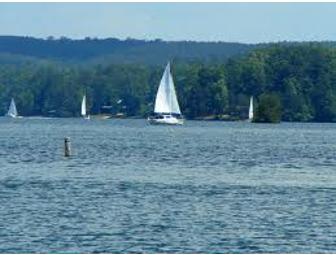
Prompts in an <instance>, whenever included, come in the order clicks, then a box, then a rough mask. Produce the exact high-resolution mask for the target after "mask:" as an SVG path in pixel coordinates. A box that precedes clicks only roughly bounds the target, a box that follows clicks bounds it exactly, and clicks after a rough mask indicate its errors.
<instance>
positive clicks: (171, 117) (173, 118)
mask: <svg viewBox="0 0 336 255" xmlns="http://www.w3.org/2000/svg"><path fill="white" fill-rule="evenodd" d="M148 122H149V123H150V124H167V125H183V123H184V119H183V116H182V114H181V110H180V106H179V104H178V101H177V96H176V91H175V86H174V81H173V77H172V75H171V73H170V63H169V62H168V64H167V66H166V68H165V70H164V72H163V75H162V78H161V81H160V85H159V88H158V91H157V94H156V99H155V106H154V114H153V115H152V116H149V117H148Z"/></svg>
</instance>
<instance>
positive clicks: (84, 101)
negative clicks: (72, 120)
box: [81, 95, 86, 117]
mask: <svg viewBox="0 0 336 255" xmlns="http://www.w3.org/2000/svg"><path fill="white" fill-rule="evenodd" d="M81 114H82V116H83V117H84V116H86V95H84V96H83V100H82V110H81Z"/></svg>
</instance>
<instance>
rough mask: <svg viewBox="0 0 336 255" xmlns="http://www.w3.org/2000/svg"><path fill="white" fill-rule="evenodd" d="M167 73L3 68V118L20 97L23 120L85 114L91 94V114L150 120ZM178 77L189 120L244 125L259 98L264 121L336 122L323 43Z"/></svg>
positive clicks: (182, 65)
mask: <svg viewBox="0 0 336 255" xmlns="http://www.w3.org/2000/svg"><path fill="white" fill-rule="evenodd" d="M163 69H164V66H153V65H145V64H113V63H111V64H104V65H102V64H97V65H90V66H83V65H66V64H62V63H52V62H48V61H35V60H29V61H27V62H25V63H24V64H21V65H16V64H12V63H8V64H1V65H0V104H1V107H0V114H4V113H5V112H6V110H7V107H8V104H9V102H10V98H11V97H14V98H15V100H16V102H17V107H18V110H19V112H20V114H22V115H55V116H66V117H69V116H79V113H80V111H79V108H80V102H81V99H82V96H83V94H84V93H85V94H87V98H88V104H89V109H90V112H91V114H98V113H102V112H111V113H112V114H115V113H118V112H122V113H124V114H126V115H127V116H146V115H147V114H149V113H150V112H151V111H152V110H153V103H154V99H155V94H156V91H157V87H158V84H159V82H160V78H161V75H162V72H163ZM172 73H173V76H174V80H175V85H176V90H177V94H178V98H179V101H180V105H181V109H182V111H183V113H184V115H186V117H187V118H199V117H208V116H214V117H215V118H219V119H225V118H227V119H244V118H246V117H247V112H248V105H249V97H250V96H254V98H255V107H256V109H255V112H256V118H259V117H260V116H264V117H263V118H266V119H267V118H268V117H266V116H271V117H270V118H271V121H273V120H277V119H279V117H280V116H281V118H282V120H285V121H321V122H325V121H336V50H335V49H334V48H331V47H327V46H325V45H322V44H319V43H309V44H307V43H305V44H294V45H284V44H273V45H269V46H267V47H265V48H259V49H255V50H253V51H252V52H250V53H249V54H248V55H245V56H242V57H239V58H232V59H230V60H228V61H226V62H223V63H218V62H216V63H212V64H211V63H206V64H204V63H201V62H193V63H191V62H190V63H186V62H180V61H174V62H173V63H172ZM263 98H264V99H263ZM274 102H275V103H274ZM267 111H269V112H267ZM274 115H277V116H274ZM273 117H274V118H273ZM259 121H262V120H261V119H259Z"/></svg>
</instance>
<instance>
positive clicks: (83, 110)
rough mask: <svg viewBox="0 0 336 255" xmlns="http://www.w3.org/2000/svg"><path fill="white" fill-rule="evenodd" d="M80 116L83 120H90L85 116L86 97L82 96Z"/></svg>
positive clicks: (88, 116)
mask: <svg viewBox="0 0 336 255" xmlns="http://www.w3.org/2000/svg"><path fill="white" fill-rule="evenodd" d="M81 114H82V116H83V118H84V119H87V120H89V119H90V115H87V113H86V95H84V96H83V100H82V109H81Z"/></svg>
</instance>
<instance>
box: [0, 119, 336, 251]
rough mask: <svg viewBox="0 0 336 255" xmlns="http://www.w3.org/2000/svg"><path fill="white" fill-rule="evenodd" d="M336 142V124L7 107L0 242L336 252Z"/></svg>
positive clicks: (0, 161) (0, 129)
mask: <svg viewBox="0 0 336 255" xmlns="http://www.w3.org/2000/svg"><path fill="white" fill-rule="evenodd" d="M65 136H69V137H70V138H71V146H72V151H73V156H72V157H71V158H64V157H63V139H64V137H65ZM335 153H336V124H289V123H283V124H280V125H259V124H250V123H245V122H236V123H227V122H226V123H225V122H195V121H187V123H186V125H185V126H182V127H167V126H149V125H148V124H147V123H146V121H145V120H105V121H98V120H96V121H95V120H91V121H85V120H81V119H45V120H34V119H18V120H8V119H4V118H2V119H1V120H0V252H1V253H4V252H6V253H14V252H15V253H92V252H104V253H106V252H109V253H142V252H146V253H219V252H220V253H232V252H234V253H256V252H259V253H261V252H273V253H274V252H276V253H291V252H296V253H302V252H305V253H312V252H313V253H319V252H329V253H335V252H336V228H335V227H336V156H335Z"/></svg>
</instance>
